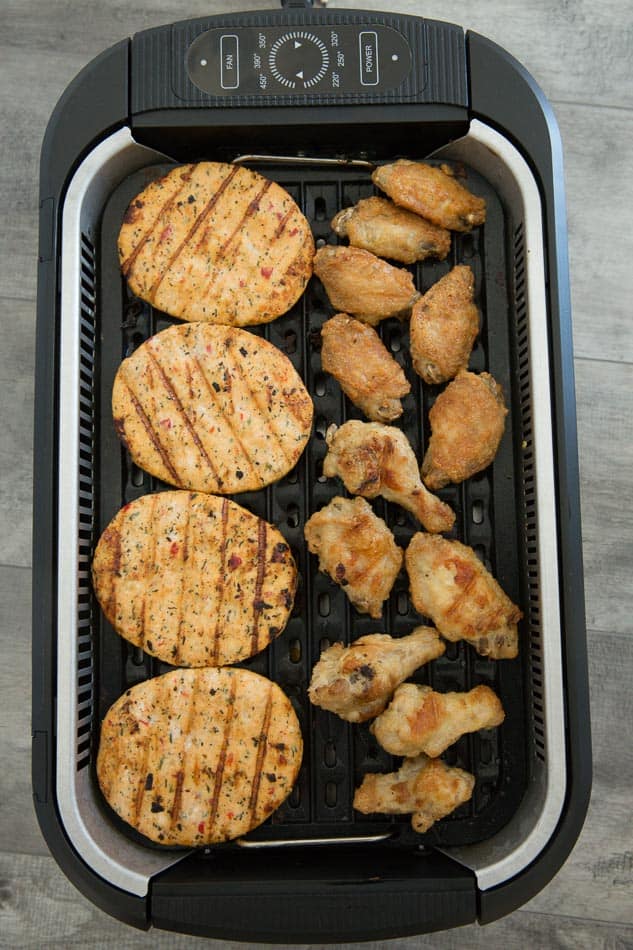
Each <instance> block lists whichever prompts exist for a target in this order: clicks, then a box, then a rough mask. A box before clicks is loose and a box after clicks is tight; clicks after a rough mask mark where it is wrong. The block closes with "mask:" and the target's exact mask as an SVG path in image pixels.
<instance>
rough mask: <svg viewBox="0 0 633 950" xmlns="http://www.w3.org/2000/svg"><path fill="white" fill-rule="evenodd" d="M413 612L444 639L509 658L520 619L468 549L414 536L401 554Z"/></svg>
mask: <svg viewBox="0 0 633 950" xmlns="http://www.w3.org/2000/svg"><path fill="white" fill-rule="evenodd" d="M405 563H406V567H407V571H408V574H409V581H410V583H411V599H412V601H413V606H414V607H415V609H416V610H417V611H418V612H419V613H420V614H422V615H423V616H425V617H430V618H431V620H432V621H433V623H434V624H435V626H436V627H437V629H438V630H439V631H440V633H441V634H442V636H443V637H446V639H447V640H453V641H455V640H467V641H468V642H470V643H471V644H472V645H473V646H474V647H475V649H476V650H477V652H478V653H481V655H482V656H490V657H492V659H495V660H500V659H512V658H513V657H515V656H516V655H517V653H518V632H517V623H518V622H519V620H520V619H521V617H522V616H523V614H522V612H521V611H520V610H519V608H518V607H517V606H516V605H515V604H513V603H512V601H511V600H510V598H509V597H508V596H507V594H505V593H504V592H503V590H502V589H501V587H500V586H499V584H498V583H497V581H496V580H495V579H494V577H493V576H492V574H490V573H489V572H488V571H487V570H486V568H485V567H484V565H483V564H482V563H481V561H480V560H479V558H478V557H477V555H476V554H475V552H474V551H473V549H472V548H469V547H467V546H466V545H465V544H461V542H459V541H447V539H446V538H441V537H439V536H438V535H431V534H422V533H421V532H419V533H418V534H415V535H414V536H413V537H412V539H411V542H410V544H409V547H408V548H407V551H406V554H405Z"/></svg>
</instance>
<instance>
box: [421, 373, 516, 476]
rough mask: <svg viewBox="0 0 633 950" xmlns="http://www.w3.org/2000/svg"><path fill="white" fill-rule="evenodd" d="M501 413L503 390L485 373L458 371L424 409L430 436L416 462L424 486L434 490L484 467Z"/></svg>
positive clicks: (504, 412) (503, 409) (495, 441)
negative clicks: (424, 452) (423, 452)
mask: <svg viewBox="0 0 633 950" xmlns="http://www.w3.org/2000/svg"><path fill="white" fill-rule="evenodd" d="M507 414H508V410H507V409H506V406H505V403H504V401H503V390H502V389H501V386H500V385H499V384H498V383H497V382H496V381H495V380H494V379H493V377H492V376H491V375H490V374H489V373H480V374H479V375H477V374H476V373H469V372H464V371H462V372H460V373H458V374H457V376H456V377H455V379H454V380H453V381H452V382H451V383H449V384H448V386H447V387H446V389H445V390H444V391H443V392H441V393H440V395H439V396H438V397H437V399H436V400H435V403H434V404H433V406H432V407H431V410H430V412H429V421H430V423H431V438H430V440H429V446H428V448H427V450H426V454H425V456H424V461H423V463H422V479H423V481H424V484H425V485H426V486H427V488H430V489H431V490H433V491H436V490H437V489H438V488H443V487H444V485H448V483H449V482H463V481H464V480H465V479H466V478H470V477H471V475H475V474H476V473H477V472H481V471H482V470H483V469H484V468H487V466H488V465H490V463H491V462H492V461H493V459H494V457H495V455H496V454H497V450H498V448H499V443H500V442H501V437H502V436H503V430H504V428H505V418H506V415H507Z"/></svg>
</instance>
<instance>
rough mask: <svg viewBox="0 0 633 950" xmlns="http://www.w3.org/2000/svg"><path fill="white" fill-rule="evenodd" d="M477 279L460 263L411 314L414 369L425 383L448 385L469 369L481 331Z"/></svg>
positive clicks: (436, 284)
mask: <svg viewBox="0 0 633 950" xmlns="http://www.w3.org/2000/svg"><path fill="white" fill-rule="evenodd" d="M474 289H475V279H474V275H473V272H472V270H471V268H470V267H467V266H466V265H464V264H459V265H458V266H457V267H454V268H453V269H452V270H451V271H449V272H448V274H446V275H445V276H444V277H442V278H441V279H440V280H438V281H437V283H435V284H433V286H432V287H430V288H429V289H428V290H427V292H426V293H425V294H424V296H423V297H421V298H420V300H418V301H417V303H416V304H415V306H414V307H413V311H412V313H411V325H410V334H411V336H410V339H411V358H412V361H413V368H414V370H415V371H416V373H417V374H418V375H419V376H421V377H422V379H423V380H424V382H425V383H429V384H431V385H432V384H434V383H444V382H446V380H448V379H452V378H453V377H454V376H456V375H457V373H458V372H459V371H460V370H462V369H466V367H467V366H468V360H469V358H470V351H471V350H472V348H473V343H474V342H475V337H476V336H477V334H478V332H479V311H478V310H477V307H476V306H475V303H474Z"/></svg>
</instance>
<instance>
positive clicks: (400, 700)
mask: <svg viewBox="0 0 633 950" xmlns="http://www.w3.org/2000/svg"><path fill="white" fill-rule="evenodd" d="M504 718H505V713H504V711H503V706H502V705H501V702H500V700H499V697H498V696H497V695H496V694H495V693H494V692H493V691H492V690H491V689H490V687H489V686H476V687H475V688H474V689H471V690H470V692H468V693H436V692H435V691H434V690H433V689H431V687H430V686H419V685H417V684H416V683H402V685H401V686H398V688H397V689H396V691H395V693H394V694H393V699H392V700H391V702H390V703H389V705H388V706H387V708H386V710H385V711H384V712H383V713H382V714H381V715H380V716H378V718H377V719H376V720H375V722H374V723H372V725H371V727H370V728H371V731H372V732H373V734H374V735H375V736H376V739H377V740H378V742H379V743H380V745H381V746H382V747H383V749H384V750H385V751H386V752H390V753H391V754H392V755H406V756H411V755H419V753H420V752H424V753H425V755H429V756H431V757H432V758H437V756H438V755H441V754H442V752H444V751H445V750H446V749H448V747H449V746H451V745H453V743H454V742H457V740H458V739H459V738H460V737H461V736H463V735H465V734H466V733H467V732H477V731H478V730H479V729H492V728H493V727H494V726H500V725H501V723H502V722H503V720H504Z"/></svg>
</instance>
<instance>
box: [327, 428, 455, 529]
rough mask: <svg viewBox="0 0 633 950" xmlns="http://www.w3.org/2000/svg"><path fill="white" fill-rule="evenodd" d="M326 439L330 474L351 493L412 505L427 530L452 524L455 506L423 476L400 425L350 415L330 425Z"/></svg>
mask: <svg viewBox="0 0 633 950" xmlns="http://www.w3.org/2000/svg"><path fill="white" fill-rule="evenodd" d="M325 439H326V442H327V445H328V450H329V451H328V454H327V455H326V457H325V460H324V462H323V474H324V475H325V476H326V478H333V477H334V476H335V475H338V476H339V478H341V479H342V481H343V484H344V485H345V487H346V488H347V490H348V491H349V492H351V493H352V494H353V495H363V496H364V497H365V498H377V497H378V495H382V497H383V498H386V499H387V501H393V502H395V503H396V504H397V505H401V506H402V507H403V508H406V510H407V511H410V512H411V513H412V514H413V515H415V517H416V518H417V519H418V520H419V521H421V522H422V524H423V525H424V527H425V528H426V530H427V531H450V529H451V528H452V527H453V523H454V521H455V514H454V512H453V510H452V509H451V508H450V507H449V506H448V505H447V504H445V503H444V502H443V501H440V499H439V498H436V496H435V495H432V494H431V493H430V492H428V491H427V490H426V488H425V487H424V485H423V484H422V482H421V481H420V474H419V470H418V463H417V461H416V458H415V455H414V454H413V449H412V448H411V445H410V444H409V441H408V439H407V437H406V436H405V434H404V432H401V431H400V429H396V428H395V427H394V426H383V425H381V424H380V423H378V422H360V421H358V420H357V419H350V421H349V422H346V423H344V425H342V426H341V427H340V428H337V427H336V426H330V428H329V429H328V431H327V433H326V436H325Z"/></svg>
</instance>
